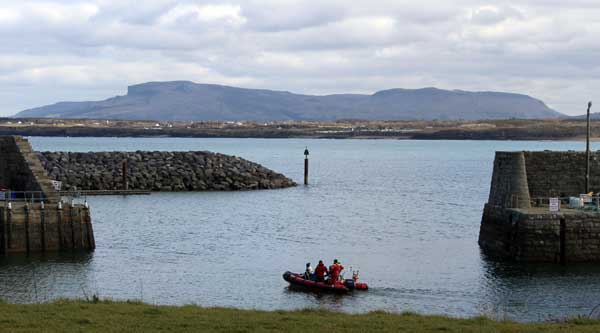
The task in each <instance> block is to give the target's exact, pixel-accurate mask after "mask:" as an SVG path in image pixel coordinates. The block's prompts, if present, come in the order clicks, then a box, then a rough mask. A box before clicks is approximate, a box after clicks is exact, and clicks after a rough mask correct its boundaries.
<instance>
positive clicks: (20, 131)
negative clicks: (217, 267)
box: [0, 118, 600, 141]
mask: <svg viewBox="0 0 600 333" xmlns="http://www.w3.org/2000/svg"><path fill="white" fill-rule="evenodd" d="M585 130H586V128H585V121H584V120H580V119H546V120H539V119H535V120H530V119H527V120H525V119H516V120H482V121H360V120H346V121H332V122H304V121H301V122H291V121H290V122H268V123H257V122H167V121H161V122H156V121H135V120H90V119H53V118H35V119H33V118H31V119H29V118H21V119H15V118H0V135H21V136H49V137H174V138H265V139H270V138H278V139H291V138H299V139H361V140H368V139H371V140H372V139H386V140H496V141H517V140H529V141H541V140H552V141H581V140H585ZM592 138H593V139H592V140H593V141H598V140H600V120H597V121H593V122H592Z"/></svg>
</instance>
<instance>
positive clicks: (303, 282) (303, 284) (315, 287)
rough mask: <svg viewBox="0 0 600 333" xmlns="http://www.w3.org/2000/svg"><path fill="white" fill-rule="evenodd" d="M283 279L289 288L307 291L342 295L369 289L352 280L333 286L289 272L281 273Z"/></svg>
mask: <svg viewBox="0 0 600 333" xmlns="http://www.w3.org/2000/svg"><path fill="white" fill-rule="evenodd" d="M283 279H284V280H286V281H287V282H289V283H290V285H291V286H294V287H300V288H305V289H307V290H312V291H324V292H332V293H340V294H344V293H347V292H349V291H351V290H354V289H358V290H367V289H369V287H368V286H367V284H366V283H361V282H356V281H355V280H354V279H346V280H343V281H339V282H336V283H335V284H329V283H325V282H316V281H313V280H307V279H305V278H304V277H303V276H302V274H296V273H292V272H289V271H288V272H285V273H283Z"/></svg>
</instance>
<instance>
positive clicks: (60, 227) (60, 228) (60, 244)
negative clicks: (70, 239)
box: [56, 198, 63, 250]
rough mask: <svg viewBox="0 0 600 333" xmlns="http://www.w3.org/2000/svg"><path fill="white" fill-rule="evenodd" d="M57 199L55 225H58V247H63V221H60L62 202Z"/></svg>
mask: <svg viewBox="0 0 600 333" xmlns="http://www.w3.org/2000/svg"><path fill="white" fill-rule="evenodd" d="M60 200H61V199H60V198H59V199H58V202H59V204H58V206H57V208H56V226H57V227H58V248H59V249H61V250H62V249H63V225H62V224H63V221H62V210H63V209H62V204H61V202H60Z"/></svg>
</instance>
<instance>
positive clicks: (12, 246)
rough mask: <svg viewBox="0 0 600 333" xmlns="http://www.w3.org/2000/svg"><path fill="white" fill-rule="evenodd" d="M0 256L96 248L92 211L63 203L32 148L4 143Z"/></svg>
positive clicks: (0, 149)
mask: <svg viewBox="0 0 600 333" xmlns="http://www.w3.org/2000/svg"><path fill="white" fill-rule="evenodd" d="M0 187H2V189H3V192H2V193H1V195H0V254H3V255H7V254H13V253H30V252H43V251H56V250H66V249H85V250H93V249H94V248H95V240H94V232H93V228H92V222H91V217H90V211H89V208H88V207H85V206H84V205H80V204H71V203H63V202H62V201H61V197H60V194H59V193H58V192H56V191H55V190H54V188H53V186H52V182H51V180H50V179H49V178H48V176H47V174H46V171H45V169H44V168H43V167H42V165H41V163H40V160H39V159H38V156H37V154H36V153H34V152H33V150H32V149H31V146H30V145H29V142H28V141H27V140H26V139H24V138H21V137H18V136H4V137H0Z"/></svg>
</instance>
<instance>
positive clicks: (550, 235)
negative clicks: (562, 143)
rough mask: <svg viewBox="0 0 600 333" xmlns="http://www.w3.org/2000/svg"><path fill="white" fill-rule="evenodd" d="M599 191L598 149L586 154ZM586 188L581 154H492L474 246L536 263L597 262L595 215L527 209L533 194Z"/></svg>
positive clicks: (598, 220) (599, 218)
mask: <svg viewBox="0 0 600 333" xmlns="http://www.w3.org/2000/svg"><path fill="white" fill-rule="evenodd" d="M590 190H591V191H593V192H600V153H598V152H594V153H592V154H591V158H590ZM584 191H585V153H584V152H571V151H569V152H554V151H543V152H497V153H496V158H495V160H494V172H493V175H492V181H491V186H490V196H489V199H488V203H487V204H486V205H485V207H484V212H483V216H482V221H481V226H480V231H479V245H480V247H481V248H482V250H483V251H484V253H486V254H487V255H488V256H490V257H493V258H499V259H510V260H517V261H533V262H535V261H537V262H569V261H571V262H579V261H600V213H594V212H586V211H577V210H568V211H566V210H565V211H561V212H559V213H551V212H549V210H548V208H541V209H537V210H536V209H531V200H532V199H536V198H545V199H547V198H549V197H557V196H558V197H568V196H578V195H579V194H580V193H584Z"/></svg>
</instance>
